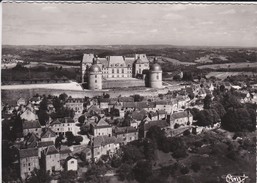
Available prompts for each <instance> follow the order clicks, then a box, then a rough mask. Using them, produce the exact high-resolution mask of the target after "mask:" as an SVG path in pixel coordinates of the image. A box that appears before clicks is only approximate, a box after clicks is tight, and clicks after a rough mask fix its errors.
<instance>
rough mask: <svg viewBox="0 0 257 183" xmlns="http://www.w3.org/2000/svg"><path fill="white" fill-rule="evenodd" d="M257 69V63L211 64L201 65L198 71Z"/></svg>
mask: <svg viewBox="0 0 257 183" xmlns="http://www.w3.org/2000/svg"><path fill="white" fill-rule="evenodd" d="M256 67H257V62H252V63H248V62H243V63H242V62H241V63H228V64H210V65H201V66H198V67H197V68H198V69H213V70H216V69H225V68H228V69H238V68H256Z"/></svg>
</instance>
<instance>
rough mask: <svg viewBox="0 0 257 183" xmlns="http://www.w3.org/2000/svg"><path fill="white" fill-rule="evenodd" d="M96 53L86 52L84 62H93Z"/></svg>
mask: <svg viewBox="0 0 257 183" xmlns="http://www.w3.org/2000/svg"><path fill="white" fill-rule="evenodd" d="M93 58H94V54H84V55H83V59H82V63H93Z"/></svg>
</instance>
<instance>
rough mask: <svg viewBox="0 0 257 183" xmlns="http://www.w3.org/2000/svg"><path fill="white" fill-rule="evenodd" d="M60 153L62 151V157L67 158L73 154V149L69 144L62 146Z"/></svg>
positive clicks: (62, 158)
mask: <svg viewBox="0 0 257 183" xmlns="http://www.w3.org/2000/svg"><path fill="white" fill-rule="evenodd" d="M59 153H60V159H61V160H65V159H66V158H67V157H68V156H70V155H71V154H72V151H71V150H70V148H69V147H67V146H61V147H60V149H59Z"/></svg>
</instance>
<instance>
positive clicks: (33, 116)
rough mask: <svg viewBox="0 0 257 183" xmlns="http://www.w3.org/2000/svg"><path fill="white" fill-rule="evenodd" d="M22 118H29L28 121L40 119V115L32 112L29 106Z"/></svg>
mask: <svg viewBox="0 0 257 183" xmlns="http://www.w3.org/2000/svg"><path fill="white" fill-rule="evenodd" d="M20 117H21V119H24V120H27V121H35V120H38V116H37V115H36V114H35V113H34V112H32V110H31V109H29V108H27V109H26V110H25V111H24V112H23V113H22V114H21V115H20Z"/></svg>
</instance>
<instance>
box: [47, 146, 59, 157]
mask: <svg viewBox="0 0 257 183" xmlns="http://www.w3.org/2000/svg"><path fill="white" fill-rule="evenodd" d="M57 153H59V152H58V150H57V149H56V148H55V146H54V145H52V146H49V147H48V148H47V151H46V155H51V154H57Z"/></svg>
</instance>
